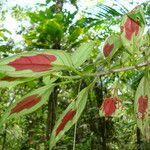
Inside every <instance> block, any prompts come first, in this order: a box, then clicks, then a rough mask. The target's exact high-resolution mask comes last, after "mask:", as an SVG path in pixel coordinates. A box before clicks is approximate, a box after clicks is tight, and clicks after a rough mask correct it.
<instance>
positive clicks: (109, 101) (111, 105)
mask: <svg viewBox="0 0 150 150" xmlns="http://www.w3.org/2000/svg"><path fill="white" fill-rule="evenodd" d="M118 102H119V100H118V98H116V97H114V98H113V97H109V98H105V99H104V101H103V104H102V111H103V112H104V113H105V116H111V115H112V114H113V113H114V112H115V111H116V108H117V107H116V104H117V103H118Z"/></svg>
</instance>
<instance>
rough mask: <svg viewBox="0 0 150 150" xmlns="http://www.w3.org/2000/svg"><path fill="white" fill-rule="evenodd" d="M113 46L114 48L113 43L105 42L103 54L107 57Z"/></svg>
mask: <svg viewBox="0 0 150 150" xmlns="http://www.w3.org/2000/svg"><path fill="white" fill-rule="evenodd" d="M113 48H114V44H106V45H105V46H104V48H103V53H104V56H105V57H107V56H108V55H109V54H110V52H111V51H112V49H113Z"/></svg>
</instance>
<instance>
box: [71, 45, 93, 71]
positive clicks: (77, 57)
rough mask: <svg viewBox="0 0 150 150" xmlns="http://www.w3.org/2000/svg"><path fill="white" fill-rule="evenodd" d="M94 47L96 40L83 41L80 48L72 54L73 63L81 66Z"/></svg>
mask: <svg viewBox="0 0 150 150" xmlns="http://www.w3.org/2000/svg"><path fill="white" fill-rule="evenodd" d="M93 48H94V42H88V43H83V44H81V46H79V47H78V49H77V50H76V51H75V52H74V53H73V54H72V61H73V65H74V66H75V67H76V68H78V67H80V66H81V65H82V64H83V63H84V62H85V61H86V60H87V59H88V58H89V57H90V54H91V52H92V50H93Z"/></svg>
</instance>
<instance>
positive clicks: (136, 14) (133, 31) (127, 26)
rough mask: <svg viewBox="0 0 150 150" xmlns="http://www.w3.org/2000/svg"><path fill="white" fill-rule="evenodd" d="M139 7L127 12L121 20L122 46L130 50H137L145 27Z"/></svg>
mask: <svg viewBox="0 0 150 150" xmlns="http://www.w3.org/2000/svg"><path fill="white" fill-rule="evenodd" d="M143 14H144V13H143V10H142V8H141V7H137V8H136V9H134V10H132V11H131V12H129V13H127V14H126V15H125V16H124V17H123V19H122V22H121V27H120V28H121V40H122V43H123V45H124V47H125V48H126V49H127V50H130V51H131V52H133V51H135V50H138V49H139V47H140V45H141V39H142V35H143V32H144V27H145V18H144V15H143Z"/></svg>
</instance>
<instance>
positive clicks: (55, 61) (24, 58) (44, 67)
mask: <svg viewBox="0 0 150 150" xmlns="http://www.w3.org/2000/svg"><path fill="white" fill-rule="evenodd" d="M68 68H73V64H72V60H71V56H70V55H69V54H68V53H65V52H64V51H60V50H59V51H57V50H47V51H41V52H27V53H23V54H19V55H16V56H12V57H8V58H5V59H2V60H1V62H0V73H4V74H6V75H7V76H11V77H40V76H43V75H46V74H49V73H50V72H55V71H59V70H64V69H68Z"/></svg>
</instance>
